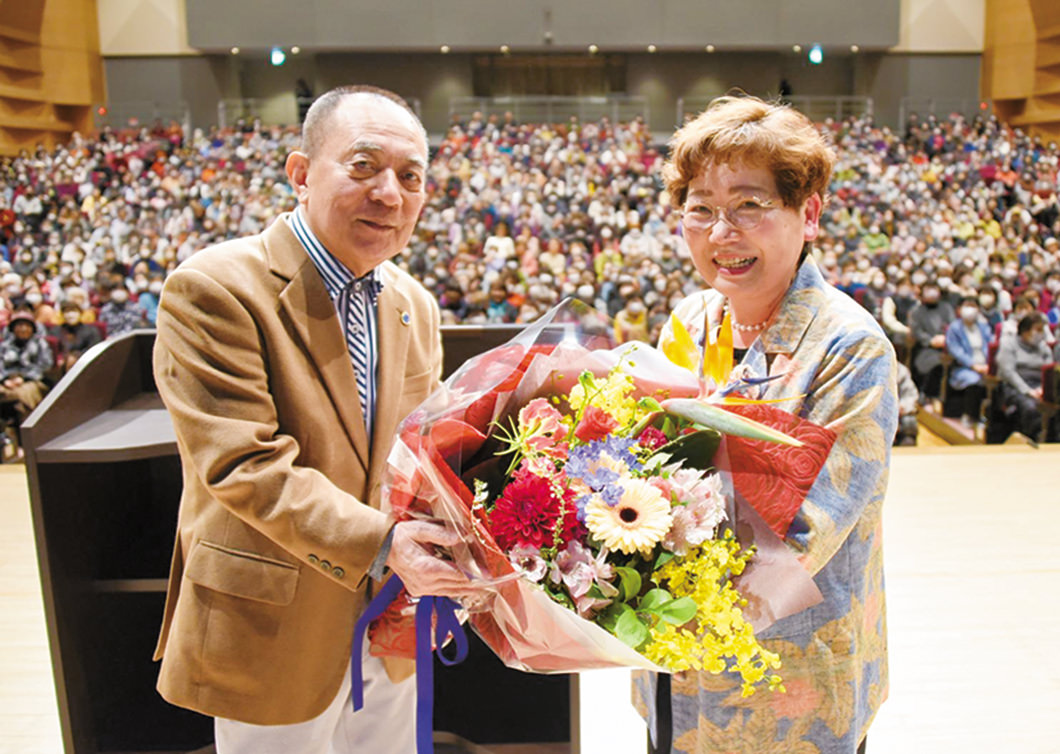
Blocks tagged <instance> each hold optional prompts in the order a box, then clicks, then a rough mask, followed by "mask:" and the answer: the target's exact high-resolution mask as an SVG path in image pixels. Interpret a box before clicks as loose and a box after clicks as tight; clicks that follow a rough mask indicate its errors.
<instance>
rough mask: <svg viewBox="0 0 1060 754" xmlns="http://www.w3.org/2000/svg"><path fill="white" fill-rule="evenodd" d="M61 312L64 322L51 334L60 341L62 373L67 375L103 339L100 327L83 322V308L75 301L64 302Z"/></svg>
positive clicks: (53, 329)
mask: <svg viewBox="0 0 1060 754" xmlns="http://www.w3.org/2000/svg"><path fill="white" fill-rule="evenodd" d="M60 311H61V312H62V319H63V322H62V324H61V325H56V326H55V327H53V328H51V334H52V335H54V336H55V337H56V338H58V339H59V353H60V357H59V359H60V362H61V363H60V373H61V374H66V373H67V372H68V371H69V370H70V367H72V366H73V365H74V363H75V362H76V361H77V360H78V359H79V358H81V354H83V353H84V352H85V351H87V350H88V349H89V348H91V347H92V346H94V345H96V343H99V341H100V340H102V339H103V338H102V334H101V333H100V330H99V328H98V327H96V326H95V325H89V324H85V323H84V322H83V321H82V319H81V317H82V314H83V312H82V311H81V307H80V306H78V305H77V304H75V303H74V302H73V301H64V302H63V304H62V306H61V307H60Z"/></svg>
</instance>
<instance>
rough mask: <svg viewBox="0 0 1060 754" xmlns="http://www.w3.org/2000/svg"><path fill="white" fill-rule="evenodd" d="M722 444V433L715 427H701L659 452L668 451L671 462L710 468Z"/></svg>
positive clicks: (669, 443)
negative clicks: (715, 429) (714, 428)
mask: <svg viewBox="0 0 1060 754" xmlns="http://www.w3.org/2000/svg"><path fill="white" fill-rule="evenodd" d="M719 445H721V434H720V433H718V432H716V431H714V430H713V429H701V430H699V431H698V432H690V433H689V434H687V435H681V436H680V437H678V438H677V439H676V440H672V441H670V442H668V443H666V444H665V445H663V446H662V447H661V448H659V449H658V450H657V451H656V452H657V453H666V454H668V455H669V456H670V462H671V463H677V462H679V461H680V462H682V463H684V465H685V468H690V469H708V468H710V464H711V461H712V460H713V458H714V454H715V453H716V452H717V450H718V446H719Z"/></svg>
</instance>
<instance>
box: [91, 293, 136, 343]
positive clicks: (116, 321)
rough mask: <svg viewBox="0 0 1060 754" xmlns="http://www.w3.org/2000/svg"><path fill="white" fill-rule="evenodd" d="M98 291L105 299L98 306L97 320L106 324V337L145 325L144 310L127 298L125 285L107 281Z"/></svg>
mask: <svg viewBox="0 0 1060 754" xmlns="http://www.w3.org/2000/svg"><path fill="white" fill-rule="evenodd" d="M100 292H101V293H102V294H103V297H104V298H105V299H106V301H105V303H103V305H102V306H100V308H99V321H100V322H102V323H103V324H104V325H105V326H106V328H107V337H108V338H113V337H116V336H118V335H122V334H124V333H127V332H132V331H133V330H136V329H138V328H141V327H147V317H146V316H145V315H144V310H143V309H141V308H140V306H139V304H136V303H134V302H133V301H130V300H129V291H127V290H126V289H125V286H123V285H120V284H117V283H113V282H111V281H107V282H106V283H105V284H104V285H103V286H102V288H101V291H100Z"/></svg>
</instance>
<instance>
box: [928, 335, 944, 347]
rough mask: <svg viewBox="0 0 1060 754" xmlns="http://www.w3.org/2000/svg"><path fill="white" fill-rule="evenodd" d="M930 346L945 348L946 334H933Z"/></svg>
mask: <svg viewBox="0 0 1060 754" xmlns="http://www.w3.org/2000/svg"><path fill="white" fill-rule="evenodd" d="M931 347H932V348H945V347H946V336H945V335H934V336H932V338H931Z"/></svg>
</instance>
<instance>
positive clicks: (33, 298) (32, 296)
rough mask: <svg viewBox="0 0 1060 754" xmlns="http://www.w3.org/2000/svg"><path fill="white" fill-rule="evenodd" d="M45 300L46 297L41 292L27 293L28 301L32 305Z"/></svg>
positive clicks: (37, 304)
mask: <svg viewBox="0 0 1060 754" xmlns="http://www.w3.org/2000/svg"><path fill="white" fill-rule="evenodd" d="M43 300H44V297H43V296H41V295H40V294H39V293H27V294H26V303H27V304H29V305H30V306H39V305H40V303H41V302H42V301H43Z"/></svg>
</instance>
